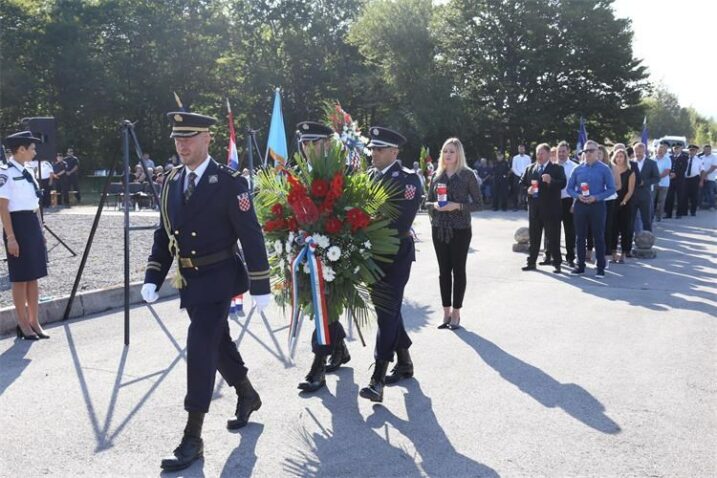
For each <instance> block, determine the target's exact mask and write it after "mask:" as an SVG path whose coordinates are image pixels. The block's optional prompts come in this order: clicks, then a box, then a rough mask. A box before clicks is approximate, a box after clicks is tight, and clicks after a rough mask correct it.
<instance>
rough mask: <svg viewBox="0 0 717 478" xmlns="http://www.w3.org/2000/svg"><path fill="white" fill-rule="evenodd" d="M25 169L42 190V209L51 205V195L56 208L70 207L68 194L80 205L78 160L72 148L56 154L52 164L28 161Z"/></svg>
mask: <svg viewBox="0 0 717 478" xmlns="http://www.w3.org/2000/svg"><path fill="white" fill-rule="evenodd" d="M27 168H28V169H29V170H30V171H31V172H32V174H33V176H34V177H35V178H36V179H37V180H38V183H39V185H40V188H41V189H42V193H43V194H42V198H41V202H42V207H45V208H47V207H51V206H52V205H53V204H52V196H53V193H54V195H55V196H56V198H57V200H56V201H57V203H56V204H57V206H64V207H70V193H73V194H74V196H75V200H76V201H77V203H80V201H81V199H82V194H81V193H80V160H79V159H78V158H77V156H75V152H74V150H73V148H68V149H67V152H66V153H65V154H62V153H57V155H56V156H55V162H53V163H52V164H50V162H49V161H46V160H37V159H32V160H31V161H28V164H27Z"/></svg>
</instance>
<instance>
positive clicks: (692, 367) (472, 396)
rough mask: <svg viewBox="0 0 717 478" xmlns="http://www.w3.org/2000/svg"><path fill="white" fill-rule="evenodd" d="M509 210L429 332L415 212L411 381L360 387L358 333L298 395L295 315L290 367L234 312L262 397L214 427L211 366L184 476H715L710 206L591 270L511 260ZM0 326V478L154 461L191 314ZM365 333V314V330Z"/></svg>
mask: <svg viewBox="0 0 717 478" xmlns="http://www.w3.org/2000/svg"><path fill="white" fill-rule="evenodd" d="M526 223H527V221H526V219H525V215H524V213H493V212H485V213H480V214H478V215H477V216H476V218H475V220H474V223H473V242H472V250H471V253H470V255H469V263H468V267H469V285H468V286H469V290H468V293H467V299H466V304H465V307H464V312H463V324H464V326H465V328H464V329H463V330H459V331H457V332H452V331H448V330H437V329H436V328H435V326H436V325H437V324H438V323H439V322H440V320H441V308H440V299H439V293H438V280H437V266H436V261H435V256H434V253H433V248H432V244H431V242H430V234H429V228H428V222H427V218H426V216H420V217H419V219H418V223H417V229H418V231H419V234H420V237H421V238H422V242H420V243H418V245H417V246H418V261H417V262H416V263H415V266H414V269H413V273H412V277H411V280H410V282H409V285H408V288H407V291H406V296H407V300H406V305H405V309H404V311H405V312H404V316H405V317H406V321H407V326H408V328H409V333H410V335H411V337H412V338H413V340H414V346H413V348H412V349H411V350H412V354H413V357H414V362H415V364H416V378H415V380H410V381H406V382H404V383H402V384H400V385H398V386H394V387H391V388H388V389H387V390H386V395H385V401H384V403H383V405H372V404H371V403H369V402H367V401H365V400H363V399H360V398H358V396H357V394H358V390H359V388H360V387H362V386H364V385H365V384H366V383H367V382H368V378H369V376H370V374H371V371H370V370H369V368H368V367H369V365H370V364H371V362H372V347H371V344H369V347H365V348H364V347H361V344H360V343H359V341H358V340H354V341H353V342H352V343H350V344H349V347H350V350H351V354H352V360H351V362H350V363H349V364H348V365H350V367H345V368H342V369H341V370H340V372H339V373H337V374H334V375H331V376H329V378H328V380H327V382H328V386H327V388H326V389H324V390H322V391H321V392H320V393H317V394H315V395H313V396H309V397H302V396H299V395H298V394H297V390H296V384H297V383H298V382H299V381H300V380H301V379H302V378H303V375H304V374H305V373H306V371H307V370H308V367H309V364H310V361H311V355H310V353H309V343H308V339H309V327H308V326H307V325H306V324H305V328H304V330H303V333H302V341H301V343H300V344H299V346H298V353H297V357H296V362H297V364H296V366H294V365H291V364H290V363H289V361H288V360H287V357H286V333H287V330H286V324H287V319H286V318H285V317H284V316H282V313H281V311H280V310H279V309H277V308H270V309H269V310H268V311H267V313H266V319H264V318H263V317H261V316H259V315H255V316H252V317H251V318H249V319H247V318H239V319H237V320H234V321H232V324H231V326H232V333H233V335H234V336H235V337H237V340H238V342H239V343H240V350H241V351H242V354H243V355H244V357H245V359H246V361H247V363H248V365H249V367H250V377H251V379H252V381H253V382H254V384H255V386H256V388H257V389H258V390H259V391H260V393H261V396H262V399H263V402H264V406H263V407H262V409H261V410H260V411H259V412H257V413H255V414H254V415H253V416H252V421H251V423H250V425H249V426H247V427H246V428H244V429H243V430H241V431H239V432H238V433H229V432H228V431H227V430H226V429H225V428H224V424H225V419H226V418H227V417H228V416H229V415H230V414H231V413H232V411H233V408H234V391H233V390H232V389H230V388H228V387H227V386H226V384H224V383H223V382H222V381H221V380H218V382H217V387H216V392H215V400H214V402H213V404H212V409H211V411H210V414H209V415H208V416H207V419H206V421H205V433H204V439H205V448H206V452H205V458H204V460H203V461H201V462H198V463H195V464H194V465H193V466H192V467H191V468H190V469H189V470H187V471H186V473H184V475H183V476H208V477H215V476H227V477H230V476H231V477H238V476H250V475H252V476H266V477H279V476H326V477H339V476H340V477H347V476H349V477H366V476H376V477H386V476H401V477H403V476H431V477H474V476H487V477H495V476H504V477H514V476H520V477H538V476H546V477H568V476H569V477H574V476H581V477H583V476H590V477H624V476H650V477H655V476H665V477H707V476H717V458H716V456H715V455H716V453H715V450H717V385H716V384H717V348H716V345H717V340H716V339H717V319H716V316H717V294H716V293H717V285H716V284H717V258H716V256H717V237H715V227H716V226H717V216H716V215H715V214H714V213H711V214H709V215H708V213H702V214H701V215H700V216H699V217H697V218H687V219H682V220H680V221H674V220H673V221H665V222H663V223H662V224H661V225H659V227H658V229H657V234H658V236H659V239H658V243H657V248H658V249H659V256H658V258H657V259H655V260H650V261H641V262H638V261H634V262H629V263H627V264H625V265H619V266H618V265H613V266H612V267H610V269H609V270H608V272H607V276H606V277H605V278H604V279H597V278H596V277H595V276H594V269H592V268H591V269H590V270H589V271H588V274H586V275H585V276H584V277H569V276H568V275H567V274H563V275H561V276H556V275H554V274H552V273H551V272H550V270H551V268H545V269H544V270H541V271H538V272H530V273H523V272H521V271H520V267H521V266H522V265H523V263H524V261H525V256H523V255H521V254H515V253H513V252H511V244H512V236H513V232H514V231H515V229H516V228H517V227H518V226H521V225H525V224H526ZM131 320H132V331H131V333H132V343H131V345H130V346H129V347H128V348H125V347H124V346H123V344H122V340H123V335H122V322H123V315H122V313H121V312H116V313H111V314H106V315H104V316H101V317H94V318H89V319H84V320H79V321H74V322H69V323H66V324H64V325H59V326H54V327H51V328H49V329H48V330H49V333H50V334H51V335H52V339H51V340H49V341H42V342H40V343H33V344H30V343H28V342H22V341H14V340H13V339H12V338H6V339H3V340H0V475H1V476H12V477H15V476H22V477H32V476H48V475H49V476H73V477H74V476H92V477H97V476H156V475H158V474H159V472H160V469H159V461H160V458H161V457H162V456H164V455H166V454H168V453H169V452H170V451H171V450H172V448H173V447H174V446H175V445H176V444H177V442H178V439H179V437H180V435H181V430H182V428H183V425H184V418H185V415H184V413H183V412H182V400H183V395H184V391H185V375H184V374H185V348H184V347H185V340H186V328H187V322H188V319H187V318H186V316H185V315H184V314H183V313H181V312H180V311H179V310H178V301H177V300H171V301H167V302H161V303H158V304H156V305H154V306H153V307H150V306H141V307H136V308H134V309H133V310H132V314H131ZM364 334H365V335H366V336H367V337H368V340H369V342H372V340H373V334H374V332H373V331H364Z"/></svg>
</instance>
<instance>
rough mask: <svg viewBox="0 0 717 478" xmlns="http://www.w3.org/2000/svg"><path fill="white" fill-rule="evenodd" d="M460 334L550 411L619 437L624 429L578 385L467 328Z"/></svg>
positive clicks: (515, 383) (484, 358)
mask: <svg viewBox="0 0 717 478" xmlns="http://www.w3.org/2000/svg"><path fill="white" fill-rule="evenodd" d="M456 335H457V336H458V337H459V338H460V339H461V340H463V341H464V342H465V343H466V344H468V345H469V346H470V347H471V348H472V349H473V350H475V351H476V352H477V353H478V355H479V356H480V357H481V359H483V361H484V362H485V363H486V364H488V365H489V366H490V367H492V368H493V369H494V370H495V371H496V372H498V373H499V374H500V376H501V377H503V378H504V379H506V380H507V381H509V382H510V383H512V384H513V385H515V386H516V387H518V389H520V391H522V392H523V393H526V394H527V395H530V396H531V397H532V398H533V399H534V400H536V401H537V402H538V403H540V404H541V405H543V406H544V407H547V408H561V409H562V410H563V411H564V412H565V413H567V414H568V415H570V416H571V417H573V418H575V419H576V420H579V421H581V422H582V423H584V424H585V425H587V426H589V427H590V428H594V429H595V430H597V431H599V432H602V433H607V434H616V433H620V432H621V431H622V430H621V429H620V426H619V425H618V424H617V423H615V422H614V421H613V420H612V419H611V418H610V417H608V416H607V414H606V413H605V407H604V406H603V404H602V403H600V401H599V400H598V399H596V398H595V397H593V396H592V395H591V394H590V392H588V391H587V390H585V389H584V388H583V387H581V386H580V385H576V384H574V383H560V382H558V381H557V380H555V379H554V378H553V377H551V376H550V375H548V374H547V373H545V372H543V371H542V370H540V369H539V368H538V367H535V366H533V365H530V364H529V363H526V362H523V361H522V360H520V359H519V358H517V357H514V356H512V355H510V354H509V353H508V352H506V351H505V350H503V349H501V348H500V347H498V346H497V345H496V344H494V343H493V342H491V341H489V340H487V339H484V338H483V337H481V336H479V335H478V334H475V333H473V332H471V331H468V330H466V329H460V330H458V331H457V333H456Z"/></svg>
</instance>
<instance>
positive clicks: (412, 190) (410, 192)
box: [403, 184, 416, 201]
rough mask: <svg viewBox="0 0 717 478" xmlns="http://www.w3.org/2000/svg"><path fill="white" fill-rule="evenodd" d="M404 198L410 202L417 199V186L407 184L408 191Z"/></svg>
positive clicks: (404, 193)
mask: <svg viewBox="0 0 717 478" xmlns="http://www.w3.org/2000/svg"><path fill="white" fill-rule="evenodd" d="M403 197H404V198H406V199H408V200H409V201H410V200H411V199H413V198H414V197H416V186H414V185H413V184H406V190H405V191H404V192H403Z"/></svg>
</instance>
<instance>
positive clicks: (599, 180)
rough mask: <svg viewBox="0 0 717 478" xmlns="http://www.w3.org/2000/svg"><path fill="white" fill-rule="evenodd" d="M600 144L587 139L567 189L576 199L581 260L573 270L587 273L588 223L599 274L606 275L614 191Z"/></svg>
mask: <svg viewBox="0 0 717 478" xmlns="http://www.w3.org/2000/svg"><path fill="white" fill-rule="evenodd" d="M597 149H598V144H597V143H596V142H595V141H593V140H588V141H587V142H586V143H585V146H584V147H583V158H584V160H585V161H584V162H583V163H581V164H580V165H578V167H576V168H575V170H574V171H573V174H571V175H570V179H569V181H568V187H567V192H568V194H569V195H570V196H571V197H572V198H573V199H575V206H574V208H575V209H574V220H575V233H576V235H577V244H576V246H577V253H578V264H577V266H576V267H575V269H573V270H572V271H571V272H572V273H573V274H584V273H585V250H586V246H587V234H588V225H590V229H591V231H592V235H593V242H594V244H595V255H596V259H597V274H596V275H597V276H598V277H605V214H606V209H605V198H607V197H609V196H612V195H613V194H615V180H614V179H613V177H612V171H610V168H609V167H608V166H607V165H606V164H604V163H602V162H601V161H598V159H597Z"/></svg>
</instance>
